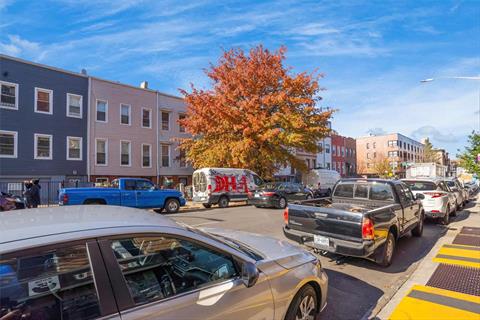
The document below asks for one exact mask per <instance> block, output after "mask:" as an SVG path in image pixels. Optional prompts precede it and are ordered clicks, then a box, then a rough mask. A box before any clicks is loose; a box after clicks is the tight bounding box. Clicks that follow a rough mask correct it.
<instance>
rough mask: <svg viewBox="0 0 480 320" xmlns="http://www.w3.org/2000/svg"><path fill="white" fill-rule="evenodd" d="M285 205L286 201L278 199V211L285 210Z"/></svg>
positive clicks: (281, 198) (282, 198)
mask: <svg viewBox="0 0 480 320" xmlns="http://www.w3.org/2000/svg"><path fill="white" fill-rule="evenodd" d="M287 205H288V202H287V199H285V198H284V197H280V199H278V209H285V208H286V207H287Z"/></svg>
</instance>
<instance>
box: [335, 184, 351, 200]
mask: <svg viewBox="0 0 480 320" xmlns="http://www.w3.org/2000/svg"><path fill="white" fill-rule="evenodd" d="M333 196H334V197H344V198H353V183H341V184H338V185H337V187H336V188H335V191H334V194H333Z"/></svg>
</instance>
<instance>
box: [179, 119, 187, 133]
mask: <svg viewBox="0 0 480 320" xmlns="http://www.w3.org/2000/svg"><path fill="white" fill-rule="evenodd" d="M185 118H186V115H184V114H179V115H178V120H179V123H178V131H179V132H182V133H184V132H185V131H186V130H185V126H183V125H182V123H181V122H180V121H183V120H185Z"/></svg>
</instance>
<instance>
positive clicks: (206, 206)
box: [203, 203, 212, 209]
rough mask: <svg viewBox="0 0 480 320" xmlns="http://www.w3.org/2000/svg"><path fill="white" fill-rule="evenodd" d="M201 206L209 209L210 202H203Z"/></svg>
mask: <svg viewBox="0 0 480 320" xmlns="http://www.w3.org/2000/svg"><path fill="white" fill-rule="evenodd" d="M203 207H204V208H207V209H209V208H211V207H212V204H210V203H203Z"/></svg>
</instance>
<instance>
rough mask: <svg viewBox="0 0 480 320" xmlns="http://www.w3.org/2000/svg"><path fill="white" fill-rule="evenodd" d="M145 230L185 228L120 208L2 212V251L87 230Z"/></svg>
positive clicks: (93, 206)
mask: <svg viewBox="0 0 480 320" xmlns="http://www.w3.org/2000/svg"><path fill="white" fill-rule="evenodd" d="M144 226H148V227H152V226H156V227H174V228H183V227H182V226H181V225H179V224H177V223H176V222H174V221H173V220H171V219H169V218H166V217H163V216H161V215H159V214H156V213H153V212H150V211H147V210H140V209H134V208H128V207H118V206H105V205H80V206H59V207H49V208H37V209H23V210H12V211H4V212H0V251H1V246H2V245H3V244H8V243H12V242H16V241H21V240H25V239H32V238H41V237H46V236H51V235H59V234H63V235H65V234H71V233H78V232H80V231H87V230H104V231H103V232H104V233H105V234H111V230H112V228H119V227H129V228H131V227H144ZM97 234H98V233H97ZM100 234H102V232H100Z"/></svg>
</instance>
